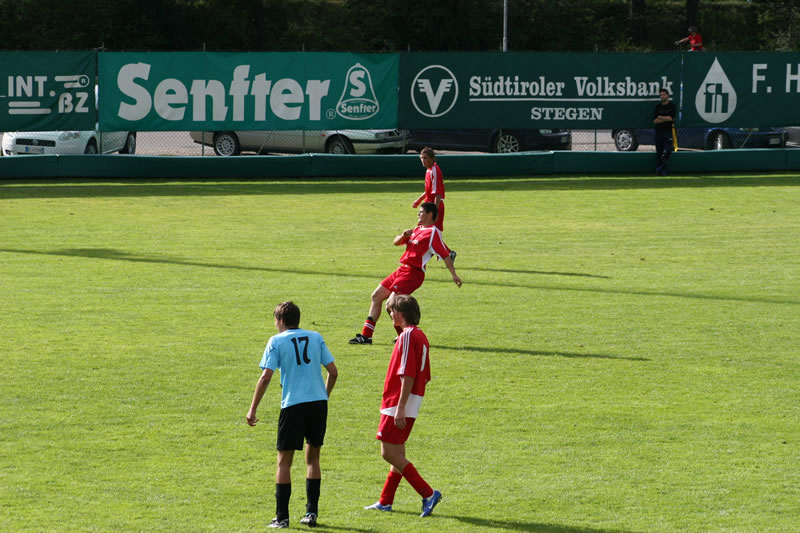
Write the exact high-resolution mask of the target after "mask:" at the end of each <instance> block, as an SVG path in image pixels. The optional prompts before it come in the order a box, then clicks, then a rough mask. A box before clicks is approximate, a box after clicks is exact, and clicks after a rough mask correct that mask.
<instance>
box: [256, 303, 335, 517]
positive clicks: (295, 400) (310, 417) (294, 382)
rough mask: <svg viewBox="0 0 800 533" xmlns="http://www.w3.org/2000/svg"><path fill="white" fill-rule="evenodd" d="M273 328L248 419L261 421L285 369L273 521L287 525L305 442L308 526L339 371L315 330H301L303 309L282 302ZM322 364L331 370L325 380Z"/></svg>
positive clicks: (314, 506)
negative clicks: (259, 414)
mask: <svg viewBox="0 0 800 533" xmlns="http://www.w3.org/2000/svg"><path fill="white" fill-rule="evenodd" d="M273 315H274V317H275V327H276V328H277V329H278V334H277V335H274V336H273V337H271V338H270V339H269V342H268V343H267V347H266V349H265V350H264V355H263V357H262V358H261V364H260V366H261V368H262V374H261V377H260V378H259V380H258V383H256V390H255V392H254V393H253V402H252V403H251V404H250V410H249V411H248V413H247V417H246V418H247V423H248V424H249V425H250V426H255V425H256V423H257V422H258V418H256V410H257V409H258V404H259V403H261V398H263V397H264V393H265V392H266V391H267V387H268V386H269V383H270V380H271V379H272V374H273V373H274V372H275V370H280V373H281V387H282V389H283V392H282V393H281V414H280V417H279V419H278V443H277V448H278V468H277V472H276V474H275V499H276V500H277V511H276V515H275V518H274V519H273V520H272V522H271V523H270V524H269V527H273V528H285V527H288V526H289V498H290V497H291V494H292V478H291V468H292V459H294V452H295V450H302V449H303V441H304V440H305V441H306V453H305V456H306V457H305V459H306V497H307V503H306V515H305V516H304V517H303V518H302V519H301V520H300V522H301V523H303V524H306V525H308V526H311V527H313V526H316V525H317V515H318V514H319V493H320V481H321V479H322V471H321V470H320V465H319V455H320V448H321V447H322V443H323V441H324V439H325V429H326V426H327V419H328V397H329V396H330V394H331V391H332V390H333V386H334V384H335V383H336V379H337V377H338V376H339V372H338V370H337V369H336V364H335V363H334V362H333V355H331V352H330V350H328V347H327V346H326V345H325V341H324V340H323V339H322V335H320V334H319V333H317V332H316V331H310V330H306V329H300V308H299V307H297V306H296V305H295V304H293V303H292V302H283V303H282V304H280V305H279V306H278V307H276V308H275V311H274V312H273ZM320 366H324V367H325V369H326V370H327V371H328V377H327V379H326V380H325V381H323V379H322V372H321V370H320Z"/></svg>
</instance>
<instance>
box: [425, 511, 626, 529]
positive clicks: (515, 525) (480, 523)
mask: <svg viewBox="0 0 800 533" xmlns="http://www.w3.org/2000/svg"><path fill="white" fill-rule="evenodd" d="M439 516H441V517H443V518H452V519H455V520H458V521H459V522H463V523H464V524H465V525H467V524H468V525H469V526H470V527H482V528H487V529H503V530H507V531H532V532H535V533H628V532H627V531H626V530H623V529H595V528H588V527H571V526H560V525H556V524H539V523H534V522H520V521H517V520H493V519H491V518H475V517H473V516H445V515H439Z"/></svg>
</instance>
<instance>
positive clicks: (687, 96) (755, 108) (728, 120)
mask: <svg viewBox="0 0 800 533" xmlns="http://www.w3.org/2000/svg"><path fill="white" fill-rule="evenodd" d="M684 87H685V90H684V95H683V100H682V105H681V122H680V124H681V125H683V126H698V127H709V126H731V127H737V128H742V127H769V126H788V125H794V124H798V123H800V53H781V52H764V53H750V52H748V53H726V54H712V53H708V52H706V53H703V54H700V53H693V54H686V56H685V58H684Z"/></svg>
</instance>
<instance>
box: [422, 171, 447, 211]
mask: <svg viewBox="0 0 800 533" xmlns="http://www.w3.org/2000/svg"><path fill="white" fill-rule="evenodd" d="M437 194H438V195H439V196H441V197H442V200H444V177H443V176H442V169H440V168H439V165H437V164H436V163H434V164H433V166H432V167H431V168H429V169H428V170H427V171H426V172H425V201H426V202H434V200H435V199H436V195H437Z"/></svg>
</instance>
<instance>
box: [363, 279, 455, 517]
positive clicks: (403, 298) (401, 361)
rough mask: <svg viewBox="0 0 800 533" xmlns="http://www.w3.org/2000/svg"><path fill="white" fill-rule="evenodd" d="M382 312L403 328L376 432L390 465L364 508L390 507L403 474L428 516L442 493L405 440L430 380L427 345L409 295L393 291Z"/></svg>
mask: <svg viewBox="0 0 800 533" xmlns="http://www.w3.org/2000/svg"><path fill="white" fill-rule="evenodd" d="M386 311H387V312H388V313H389V314H390V315H391V317H392V322H393V323H394V325H395V326H397V327H400V328H402V333H401V334H400V336H399V337H398V338H397V342H396V343H395V345H394V349H393V350H392V358H391V360H390V361H389V368H388V369H387V371H386V379H385V380H384V383H383V400H382V401H381V421H380V425H379V426H378V435H377V437H376V438H377V439H378V440H380V441H381V457H383V459H384V460H385V461H386V462H387V463H389V465H390V467H389V474H388V476H387V477H386V481H385V482H384V485H383V490H382V491H381V497H380V500H378V501H377V502H375V503H374V504H372V505H368V506H367V507H365V509H375V510H378V511H391V510H392V503H394V496H395V493H396V491H397V487H398V486H399V485H400V481H402V480H403V479H404V478H405V479H406V480H407V481H408V482H409V483H410V484H411V486H412V487H414V490H416V491H417V493H418V494H419V495H420V496H422V514H421V515H420V516H423V517H424V516H430V514H431V513H432V512H433V508H434V507H436V504H438V503H439V501H440V500H441V499H442V493H441V492H440V491H438V490H434V489H432V488H431V486H430V485H429V484H428V483H427V482H426V481H425V480H424V479H423V478H422V476H421V475H420V474H419V472H418V471H417V469H416V468H415V467H414V465H413V464H412V463H411V462H410V461H409V460H408V459H407V458H406V444H405V443H406V441H407V440H408V437H409V435H410V434H411V428H413V427H414V422H416V420H417V417H418V416H419V410H420V406H421V405H422V399H423V397H424V396H425V385H426V384H427V383H428V382H429V381H430V380H431V362H430V356H429V352H430V344H429V342H428V338H427V337H426V336H425V333H423V332H422V330H421V329H419V326H418V324H419V318H420V311H419V304H418V303H417V300H416V299H414V297H413V296H408V295H405V294H397V295H394V296H392V297H391V298H390V299H389V302H388V303H387V305H386Z"/></svg>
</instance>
